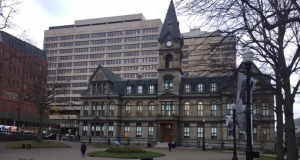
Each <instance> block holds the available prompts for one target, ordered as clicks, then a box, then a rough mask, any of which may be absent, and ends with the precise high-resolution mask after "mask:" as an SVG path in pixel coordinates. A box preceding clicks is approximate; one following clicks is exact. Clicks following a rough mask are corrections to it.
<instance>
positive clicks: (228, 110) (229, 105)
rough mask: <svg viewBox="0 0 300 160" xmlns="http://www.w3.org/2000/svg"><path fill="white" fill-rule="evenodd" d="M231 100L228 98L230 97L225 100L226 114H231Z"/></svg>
mask: <svg viewBox="0 0 300 160" xmlns="http://www.w3.org/2000/svg"><path fill="white" fill-rule="evenodd" d="M232 103H233V102H232V100H230V99H228V100H227V101H226V109H227V114H230V115H231V114H233V111H232V105H233V104H232Z"/></svg>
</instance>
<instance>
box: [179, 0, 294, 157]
mask: <svg viewBox="0 0 300 160" xmlns="http://www.w3.org/2000/svg"><path fill="white" fill-rule="evenodd" d="M299 6H300V2H299V1H297V0H227V1H219V0H177V8H178V9H179V12H180V14H181V15H187V16H189V18H191V20H199V21H200V22H201V23H202V25H201V27H206V28H209V29H214V30H219V31H221V32H222V33H224V34H227V35H235V36H236V37H237V40H238V45H239V47H246V46H248V47H250V48H251V49H253V50H254V51H255V63H256V64H257V65H258V66H259V68H260V69H261V70H262V71H263V73H264V74H265V76H266V77H268V78H270V79H271V80H272V81H273V82H274V84H275V85H274V86H273V89H274V90H273V91H274V93H275V95H276V110H275V111H276V115H277V159H278V160H281V159H283V147H282V145H281V144H283V140H282V137H283V128H282V127H283V125H282V124H283V119H282V117H283V116H282V113H284V115H285V122H286V123H285V140H286V143H287V145H286V147H287V159H288V160H296V159H298V155H297V148H296V138H295V124H294V118H293V108H294V105H293V104H294V101H295V96H296V95H297V94H298V90H299V85H300V81H299V78H300V77H299V74H298V73H299V60H300V59H299V55H300V49H299V46H300V34H299V31H300V30H299V28H300V24H299V22H300V7H299ZM292 77H293V79H291V78H292ZM282 106H283V109H282Z"/></svg>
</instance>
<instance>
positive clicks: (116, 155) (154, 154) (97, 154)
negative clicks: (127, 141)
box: [88, 151, 165, 158]
mask: <svg viewBox="0 0 300 160" xmlns="http://www.w3.org/2000/svg"><path fill="white" fill-rule="evenodd" d="M88 155H89V156H91V157H114V158H142V157H160V156H164V155H165V154H163V153H160V152H150V151H146V152H145V153H108V152H105V151H96V152H89V153H88Z"/></svg>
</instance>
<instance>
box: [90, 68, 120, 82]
mask: <svg viewBox="0 0 300 160" xmlns="http://www.w3.org/2000/svg"><path fill="white" fill-rule="evenodd" d="M99 70H101V71H102V73H103V74H104V76H105V77H106V78H107V80H109V81H111V82H115V81H116V80H117V79H122V78H121V77H120V76H118V75H116V74H114V73H113V72H112V71H110V70H109V69H107V68H105V67H103V66H101V65H100V64H99V66H98V67H97V69H96V70H95V71H94V73H93V75H92V76H91V77H90V79H89V82H91V81H92V80H93V79H94V77H95V76H96V74H97V73H99Z"/></svg>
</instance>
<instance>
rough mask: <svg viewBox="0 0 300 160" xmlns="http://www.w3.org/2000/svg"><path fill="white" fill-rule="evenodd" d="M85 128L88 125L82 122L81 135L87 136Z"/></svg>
mask: <svg viewBox="0 0 300 160" xmlns="http://www.w3.org/2000/svg"><path fill="white" fill-rule="evenodd" d="M87 130H88V126H87V124H86V123H84V124H83V127H82V135H83V136H87Z"/></svg>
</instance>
